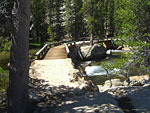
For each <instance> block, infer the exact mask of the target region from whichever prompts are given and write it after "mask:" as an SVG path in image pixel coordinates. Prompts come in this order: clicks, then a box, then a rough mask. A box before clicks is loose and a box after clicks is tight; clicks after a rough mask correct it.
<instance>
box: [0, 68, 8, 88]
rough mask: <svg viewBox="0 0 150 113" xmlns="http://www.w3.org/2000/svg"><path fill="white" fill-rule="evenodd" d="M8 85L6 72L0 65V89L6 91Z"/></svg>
mask: <svg viewBox="0 0 150 113" xmlns="http://www.w3.org/2000/svg"><path fill="white" fill-rule="evenodd" d="M7 86H8V72H7V71H4V70H3V69H2V68H1V67H0V91H6V90H7Z"/></svg>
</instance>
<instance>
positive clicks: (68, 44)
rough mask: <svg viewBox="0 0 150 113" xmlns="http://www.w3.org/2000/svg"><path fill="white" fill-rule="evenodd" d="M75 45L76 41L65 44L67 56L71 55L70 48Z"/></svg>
mask: <svg viewBox="0 0 150 113" xmlns="http://www.w3.org/2000/svg"><path fill="white" fill-rule="evenodd" d="M75 44H76V42H75V41H70V42H67V43H64V45H65V48H66V52H67V55H69V53H70V50H69V47H71V46H73V45H75Z"/></svg>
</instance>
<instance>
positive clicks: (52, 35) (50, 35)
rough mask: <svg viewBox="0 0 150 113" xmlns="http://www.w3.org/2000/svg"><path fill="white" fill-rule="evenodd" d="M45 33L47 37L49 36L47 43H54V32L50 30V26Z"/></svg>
mask: <svg viewBox="0 0 150 113" xmlns="http://www.w3.org/2000/svg"><path fill="white" fill-rule="evenodd" d="M47 33H48V35H49V39H48V41H50V42H54V40H55V36H54V32H53V30H52V27H51V25H49V27H48V29H47Z"/></svg>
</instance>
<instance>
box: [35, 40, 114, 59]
mask: <svg viewBox="0 0 150 113" xmlns="http://www.w3.org/2000/svg"><path fill="white" fill-rule="evenodd" d="M111 41H112V39H105V40H94V43H104V44H105V47H106V48H108V49H109V48H111V45H112V43H111ZM80 43H82V44H85V43H90V42H89V41H80ZM75 44H76V42H75V41H62V42H57V43H50V44H45V45H44V46H43V47H42V48H41V49H40V50H39V51H38V52H37V53H36V54H35V56H36V59H37V60H42V59H43V60H53V59H66V58H68V54H69V53H70V50H69V47H71V46H72V45H75Z"/></svg>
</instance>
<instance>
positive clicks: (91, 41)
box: [90, 33, 93, 46]
mask: <svg viewBox="0 0 150 113" xmlns="http://www.w3.org/2000/svg"><path fill="white" fill-rule="evenodd" d="M90 46H93V34H92V33H91V34H90Z"/></svg>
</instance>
